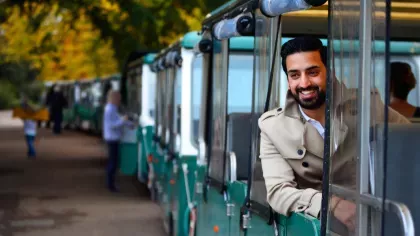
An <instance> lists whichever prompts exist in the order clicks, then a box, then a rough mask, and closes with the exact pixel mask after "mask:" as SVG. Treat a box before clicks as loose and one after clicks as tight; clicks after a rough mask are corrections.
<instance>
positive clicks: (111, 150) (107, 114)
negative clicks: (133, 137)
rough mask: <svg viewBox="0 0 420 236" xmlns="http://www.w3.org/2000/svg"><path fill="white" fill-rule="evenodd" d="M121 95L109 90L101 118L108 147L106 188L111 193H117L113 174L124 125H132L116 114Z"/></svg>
mask: <svg viewBox="0 0 420 236" xmlns="http://www.w3.org/2000/svg"><path fill="white" fill-rule="evenodd" d="M120 103H121V95H120V93H119V92H118V91H115V90H110V91H108V94H107V104H106V106H105V111H104V117H103V120H104V122H103V126H104V127H103V138H104V140H105V142H106V144H107V147H108V165H107V186H108V189H109V190H110V191H111V192H118V190H117V188H116V186H115V174H116V172H117V166H118V156H119V145H120V139H121V135H122V128H123V126H124V125H129V126H131V125H133V124H132V123H131V122H130V121H128V117H127V116H121V115H120V114H119V113H118V107H119V106H120Z"/></svg>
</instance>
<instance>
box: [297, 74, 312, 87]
mask: <svg viewBox="0 0 420 236" xmlns="http://www.w3.org/2000/svg"><path fill="white" fill-rule="evenodd" d="M299 86H300V87H301V88H308V87H309V86H311V81H310V80H309V78H308V76H306V75H305V74H303V75H302V76H301V77H300V81H299Z"/></svg>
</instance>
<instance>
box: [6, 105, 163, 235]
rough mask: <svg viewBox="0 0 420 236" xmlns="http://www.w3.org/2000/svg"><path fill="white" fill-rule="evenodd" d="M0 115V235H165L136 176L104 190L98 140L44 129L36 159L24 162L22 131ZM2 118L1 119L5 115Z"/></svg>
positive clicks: (156, 211) (155, 209)
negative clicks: (115, 189)
mask: <svg viewBox="0 0 420 236" xmlns="http://www.w3.org/2000/svg"><path fill="white" fill-rule="evenodd" d="M7 115H8V113H7V112H0V123H3V122H8V124H12V125H10V126H9V127H7V125H4V123H3V124H0V236H9V235H17V236H20V235H22V236H38V235H39V236H57V235H58V236H67V235H69V236H70V235H71V236H75V235H78V236H79V235H80V236H84V235H86V236H88V235H98V236H116V235H118V236H125V235H127V236H132V235H144V236H163V235H165V234H164V231H163V227H162V220H161V217H160V208H159V207H158V206H157V205H156V204H155V203H152V202H151V201H150V200H149V197H148V193H147V190H146V188H145V187H144V186H142V185H138V184H136V180H135V179H134V178H133V177H123V176H120V177H119V178H118V183H119V186H120V190H121V193H118V194H112V193H109V192H108V191H107V190H106V189H105V181H104V180H105V178H104V177H105V171H104V169H105V163H106V159H105V151H104V146H103V144H102V142H101V140H100V138H98V137H93V136H88V135H86V134H82V133H76V132H72V131H64V133H63V135H60V136H55V135H53V134H51V130H45V129H41V130H39V131H40V132H39V133H40V134H39V135H38V137H39V139H38V140H39V141H38V143H37V144H36V148H37V152H38V158H37V160H28V159H27V158H26V146H25V143H24V140H23V137H22V136H23V133H22V127H21V126H20V125H17V124H15V123H14V122H13V121H10V119H9V120H8V118H7V117H5V116H7ZM2 116H3V117H2Z"/></svg>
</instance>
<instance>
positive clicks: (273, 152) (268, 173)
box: [260, 122, 322, 217]
mask: <svg viewBox="0 0 420 236" xmlns="http://www.w3.org/2000/svg"><path fill="white" fill-rule="evenodd" d="M260 128H261V122H260ZM260 158H261V164H262V170H263V174H264V179H265V185H266V188H267V201H268V203H269V204H270V206H271V207H272V208H273V209H274V210H275V211H276V212H278V213H280V214H282V215H286V216H287V215H289V214H290V212H292V211H295V212H305V213H306V214H308V215H311V216H313V217H318V216H319V212H320V209H321V199H322V194H321V193H320V192H319V191H317V190H315V189H310V188H308V189H297V188H296V186H297V184H296V182H295V176H294V173H293V169H292V168H291V167H290V165H289V164H288V163H287V161H286V160H285V159H284V158H283V157H282V156H281V154H280V153H279V151H278V150H277V149H276V147H275V146H274V145H273V143H272V142H271V141H270V139H269V138H268V137H267V135H266V133H265V132H264V131H263V129H261V145H260Z"/></svg>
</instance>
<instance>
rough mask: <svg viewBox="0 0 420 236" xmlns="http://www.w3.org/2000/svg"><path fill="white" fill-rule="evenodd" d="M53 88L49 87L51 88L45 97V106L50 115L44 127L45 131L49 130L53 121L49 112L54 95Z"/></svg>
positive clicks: (53, 86)
mask: <svg viewBox="0 0 420 236" xmlns="http://www.w3.org/2000/svg"><path fill="white" fill-rule="evenodd" d="M54 88H55V85H54V84H53V85H52V86H51V88H49V89H48V92H47V94H46V97H45V106H47V107H48V112H49V113H50V119H49V120H48V121H47V122H46V124H45V127H46V128H47V129H49V128H50V125H51V122H52V120H53V116H52V112H51V103H52V96H53V93H54Z"/></svg>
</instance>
